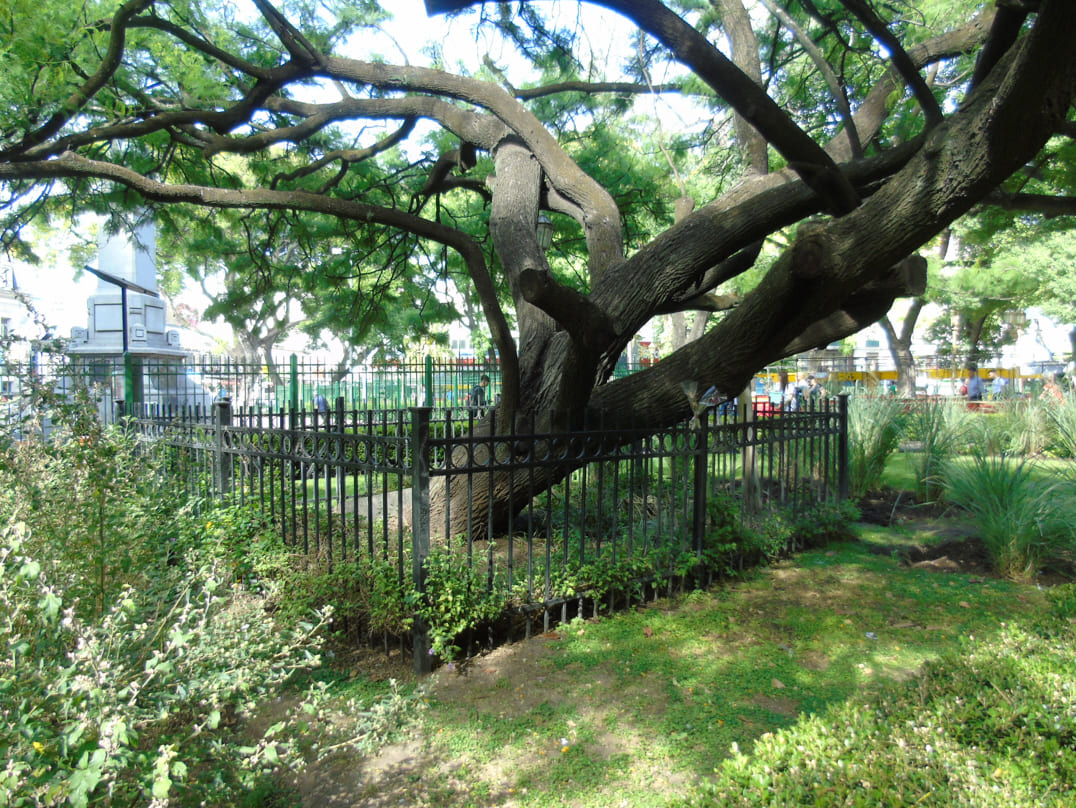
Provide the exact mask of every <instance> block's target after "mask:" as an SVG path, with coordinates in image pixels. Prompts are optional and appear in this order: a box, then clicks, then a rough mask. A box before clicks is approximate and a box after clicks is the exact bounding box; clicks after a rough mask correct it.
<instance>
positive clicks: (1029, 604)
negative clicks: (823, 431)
mask: <svg viewBox="0 0 1076 808" xmlns="http://www.w3.org/2000/svg"><path fill="white" fill-rule="evenodd" d="M1046 608H1047V606H1046V596H1045V594H1044V593H1043V592H1042V591H1040V590H1038V589H1036V588H1034V587H1026V586H1020V585H1018V584H1015V583H1012V582H1007V581H1002V580H982V579H977V578H972V577H969V576H964V575H943V574H938V573H934V572H928V571H922V570H916V569H911V568H907V567H902V566H900V565H898V563H897V562H896V561H895V560H894V559H892V558H889V557H887V556H884V555H877V554H874V553H871V552H869V550H868V548H867V546H866V545H865V544H863V543H855V542H854V543H846V544H841V545H837V546H834V547H831V548H829V549H827V550H819V551H813V552H807V553H804V554H801V555H800V556H798V557H796V558H795V559H793V560H790V561H787V562H783V563H781V564H778V565H776V566H774V567H772V568H769V569H765V570H762V571H759V572H758V573H756V574H754V575H753V576H751V577H750V579H749V580H744V581H741V582H739V583H736V584H734V585H731V586H729V587H726V588H721V589H717V590H714V591H712V592H705V593H701V592H696V593H692V594H689V595H687V596H685V597H683V598H681V599H678V600H675V601H660V602H658V603H656V604H653V605H651V606H649V607H648V608H645V609H642V610H639V611H636V612H633V613H628V614H620V615H616V616H613V617H609V618H605V619H599V620H596V621H582V620H577V621H575V622H572V623H570V624H568V625H565V626H562V627H561V628H560V629H558V630H557V632H556V636H555V638H545V639H538V640H534V641H532V642H531V643H529V644H523V645H520V646H517V647H515V648H512V649H509V652H502V653H503V654H505V656H506V657H507V656H510V657H511V658H512V659H513V660H514V661H512V662H509V661H506V660H505V658H502V657H501V656H500V655H494V656H493V657H490V658H480V659H478V660H476V661H475V662H474V663H473V664H472V667H471V670H469V671H468V672H467V674H466V675H465V676H460V675H459V674H458V673H454V672H450V671H447V670H442V671H440V672H439V673H438V674H437V675H436V678H435V680H434V681H435V684H434V686H433V687H432V689H431V692H430V695H429V696H428V699H429V709H427V710H426V711H425V712H424V713H423V714H422V716H421V718H420V719H419V721H418V728H419V732H420V735H421V737H422V738H423V742H422V745H423V752H422V755H423V759H424V760H426V761H427V762H431V763H432V764H433V765H430V766H429V768H428V769H427V770H425V771H422V772H415V777H416V778H417V779H416V781H415V782H414V783H413V784H412V785H413V786H414V787H415V788H416V789H417V791H416V793H419V794H427V795H434V794H436V795H438V799H439V800H441V801H442V802H441V804H444V805H460V806H464V805H475V806H477V805H491V804H493V805H499V804H512V805H520V806H562V805H566V804H568V805H575V806H603V805H610V804H612V805H620V804H629V805H632V806H664V805H668V804H670V802H671V801H673V800H674V798H675V797H676V795H677V794H680V793H682V792H683V789H684V786H685V784H695V783H698V782H700V778H706V777H709V776H711V775H712V774H713V773H714V771H715V770H720V769H722V767H724V766H725V765H726V761H727V760H730V759H736V758H735V756H736V755H737V754H744V753H746V754H747V755H748V759H750V755H751V752H752V750H754V749H756V747H757V746H758V745H759V744H762V745H763V746H764V747H765V748H769V747H770V746H772V744H773V743H774V741H773V740H772V738H774V737H781V736H782V733H802V732H804V731H807V730H804V729H803V727H804V726H813V725H812V724H810V722H812V721H820V720H821V721H824V720H825V719H824V718H813V719H812V718H811V716H822V717H824V716H826V715H828V714H830V713H831V712H833V711H837V712H838V713H839V712H840V711H843V710H848V709H851V707H850V706H849V705H854V704H859V703H861V701H862V700H867V701H868V703H869V702H870V700H872V699H874V700H877V699H882V700H884V699H886V698H889V694H891V693H894V692H898V691H901V690H902V689H903V688H906V687H907V685H906V684H905V683H906V682H909V681H914V680H915V678H916V677H917V675H918V672H919V671H920V670H921V669H922V667H923V665H924V664H925V663H929V662H931V661H936V660H939V659H943V658H946V657H947V656H948V655H953V654H957V655H960V654H962V653H964V652H965V650H966V649H969V648H971V647H974V646H973V645H972V643H974V642H979V643H993V642H1000V641H1002V639H1003V637H1004V634H1005V631H1006V626H1011V625H1014V624H1020V623H1024V622H1032V621H1034V620H1035V619H1037V616H1038V615H1041V614H1042V613H1043V611H1044V610H1045V609H1046ZM972 638H974V640H973V639H972ZM520 657H522V658H525V659H526V661H525V662H521V661H520ZM841 720H844V719H841ZM811 731H816V730H811ZM773 733H776V734H777V735H773ZM767 754H770V753H769V752H767ZM450 762H451V765H449V763H450ZM741 765H743V764H741ZM461 772H464V773H465V776H461ZM774 804H780V803H774ZM819 804H823V805H825V804H838V803H827V802H825V801H823V802H821V803H819ZM849 804H853V803H849ZM927 804H929V803H927Z"/></svg>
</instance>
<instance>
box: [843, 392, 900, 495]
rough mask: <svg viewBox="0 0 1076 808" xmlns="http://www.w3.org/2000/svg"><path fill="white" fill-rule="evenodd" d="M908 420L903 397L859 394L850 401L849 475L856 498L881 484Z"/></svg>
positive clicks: (850, 484) (852, 491)
mask: <svg viewBox="0 0 1076 808" xmlns="http://www.w3.org/2000/svg"><path fill="white" fill-rule="evenodd" d="M907 421H908V413H907V403H906V402H905V401H904V400H903V399H900V398H896V397H894V396H878V395H870V394H862V393H857V394H856V395H854V396H852V397H851V398H850V399H849V400H848V464H849V474H848V476H849V490H850V493H851V495H852V496H853V497H855V498H859V497H862V496H865V495H866V494H868V493H870V492H871V491H873V490H875V489H877V488H878V487H879V484H880V481H881V479H882V473H883V472H884V471H885V464H886V460H887V459H888V458H889V456H890V455H891V454H893V452H894V451H896V449H897V446H898V445H899V443H900V439H901V436H902V435H903V434H904V430H905V426H906V425H907Z"/></svg>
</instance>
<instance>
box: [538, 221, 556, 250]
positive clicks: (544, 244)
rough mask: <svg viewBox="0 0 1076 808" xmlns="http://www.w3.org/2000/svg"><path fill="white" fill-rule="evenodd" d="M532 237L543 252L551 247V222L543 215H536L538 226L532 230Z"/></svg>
mask: <svg viewBox="0 0 1076 808" xmlns="http://www.w3.org/2000/svg"><path fill="white" fill-rule="evenodd" d="M534 237H535V238H536V239H537V240H538V246H539V247H541V248H542V252H545V251H546V250H548V249H549V248H550V247H551V246H552V245H553V220H552V219H550V218H549V217H548V216H546V215H545V214H544V213H539V214H538V224H537V225H535V228H534Z"/></svg>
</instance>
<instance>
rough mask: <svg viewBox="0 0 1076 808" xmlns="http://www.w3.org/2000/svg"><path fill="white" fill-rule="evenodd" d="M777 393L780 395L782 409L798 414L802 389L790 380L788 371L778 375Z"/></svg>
mask: <svg viewBox="0 0 1076 808" xmlns="http://www.w3.org/2000/svg"><path fill="white" fill-rule="evenodd" d="M776 392H777V393H779V395H780V397H781V398H780V401H781V409H783V410H787V411H788V412H796V411H797V410H798V409H799V408H800V387H799V385H798V384H796V383H795V382H790V381H789V380H788V371H787V370H782V371H780V372H779V373H778V374H777V391H776Z"/></svg>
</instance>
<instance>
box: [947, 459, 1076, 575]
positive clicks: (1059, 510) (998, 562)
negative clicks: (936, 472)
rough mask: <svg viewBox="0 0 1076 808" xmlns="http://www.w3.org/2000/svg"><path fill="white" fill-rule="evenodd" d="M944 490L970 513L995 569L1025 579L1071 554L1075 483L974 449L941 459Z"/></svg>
mask: <svg viewBox="0 0 1076 808" xmlns="http://www.w3.org/2000/svg"><path fill="white" fill-rule="evenodd" d="M943 476H944V481H945V486H946V495H947V497H948V499H949V501H951V502H952V503H954V504H956V505H959V506H960V507H962V508H964V509H965V510H967V511H968V512H969V513H971V514H972V516H973V518H974V520H975V525H976V527H977V528H978V530H979V533H980V535H981V536H982V539H983V542H984V543H985V544H986V547H987V551H988V552H989V553H990V558H991V560H992V562H993V564H994V568H995V570H996V571H997V572H998V573H999V574H1001V575H1005V576H1007V577H1009V578H1014V579H1017V580H1029V579H1030V578H1032V577H1033V576H1034V575H1036V574H1037V573H1038V572H1040V571H1041V570H1042V569H1043V567H1044V566H1045V565H1047V564H1049V563H1051V562H1058V561H1064V562H1071V561H1072V559H1073V558H1076V483H1074V482H1073V481H1070V480H1069V481H1051V480H1044V479H1041V478H1040V477H1039V476H1038V475H1037V474H1036V473H1035V468H1034V463H1033V462H1031V461H1028V460H1027V459H1019V460H1018V459H1015V458H1013V457H1012V456H1010V455H1004V454H1001V455H988V456H982V455H976V456H975V457H974V459H973V460H972V462H970V463H968V462H950V463H947V464H946V465H945V470H944V475H943Z"/></svg>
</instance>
